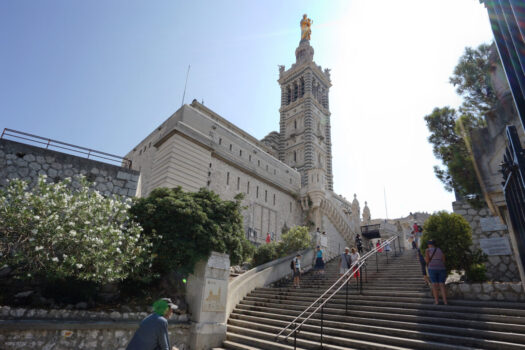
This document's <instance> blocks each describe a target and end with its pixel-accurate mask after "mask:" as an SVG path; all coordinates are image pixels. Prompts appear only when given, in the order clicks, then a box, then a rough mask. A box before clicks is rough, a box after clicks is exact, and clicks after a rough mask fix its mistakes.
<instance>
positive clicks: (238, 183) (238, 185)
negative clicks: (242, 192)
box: [237, 177, 241, 191]
mask: <svg viewBox="0 0 525 350" xmlns="http://www.w3.org/2000/svg"><path fill="white" fill-rule="evenodd" d="M240 188H241V178H240V177H237V191H238V190H239V189H240Z"/></svg>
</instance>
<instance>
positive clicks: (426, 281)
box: [417, 249, 432, 288]
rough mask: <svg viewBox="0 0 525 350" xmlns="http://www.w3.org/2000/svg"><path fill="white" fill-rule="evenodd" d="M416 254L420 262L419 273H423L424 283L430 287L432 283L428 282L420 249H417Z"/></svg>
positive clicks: (425, 265) (425, 264)
mask: <svg viewBox="0 0 525 350" xmlns="http://www.w3.org/2000/svg"><path fill="white" fill-rule="evenodd" d="M417 255H418V258H419V263H420V264H421V273H423V279H424V280H425V284H426V285H428V286H429V287H430V288H432V284H430V279H429V278H428V275H427V263H426V262H425V257H424V256H423V254H421V251H420V250H419V249H418V250H417Z"/></svg>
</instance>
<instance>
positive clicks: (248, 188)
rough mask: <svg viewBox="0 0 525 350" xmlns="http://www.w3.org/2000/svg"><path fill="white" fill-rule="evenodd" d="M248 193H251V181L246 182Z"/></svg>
mask: <svg viewBox="0 0 525 350" xmlns="http://www.w3.org/2000/svg"><path fill="white" fill-rule="evenodd" d="M246 194H250V181H248V183H247V184H246Z"/></svg>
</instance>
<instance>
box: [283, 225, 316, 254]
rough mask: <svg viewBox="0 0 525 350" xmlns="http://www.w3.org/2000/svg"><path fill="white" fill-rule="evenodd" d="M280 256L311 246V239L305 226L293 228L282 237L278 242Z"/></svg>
mask: <svg viewBox="0 0 525 350" xmlns="http://www.w3.org/2000/svg"><path fill="white" fill-rule="evenodd" d="M279 244H280V247H279V251H280V253H281V255H282V256H285V255H288V254H291V253H293V252H298V251H300V250H303V249H306V248H308V247H311V246H312V237H311V236H310V233H309V232H308V228H307V227H306V226H294V227H292V228H291V229H290V230H288V232H286V233H285V234H283V235H282V237H281V242H279Z"/></svg>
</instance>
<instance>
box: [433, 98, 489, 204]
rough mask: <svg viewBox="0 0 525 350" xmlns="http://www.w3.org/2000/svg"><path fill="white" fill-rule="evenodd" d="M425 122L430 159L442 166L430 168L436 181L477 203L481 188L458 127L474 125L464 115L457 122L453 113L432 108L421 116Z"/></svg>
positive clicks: (452, 111) (446, 108) (450, 110)
mask: <svg viewBox="0 0 525 350" xmlns="http://www.w3.org/2000/svg"><path fill="white" fill-rule="evenodd" d="M425 121H426V122H427V127H428V129H429V131H430V136H429V138H428V140H429V142H430V143H431V144H432V150H433V152H434V155H435V156H436V158H438V159H440V160H441V161H442V162H443V164H444V167H438V166H434V173H435V174H436V176H437V178H438V179H440V180H441V181H442V182H443V183H444V184H445V189H447V190H448V191H453V190H454V191H456V193H457V194H459V195H460V196H462V197H465V198H467V199H470V200H471V201H472V202H475V201H479V198H481V187H480V185H479V182H478V180H477V177H476V173H475V170H474V163H473V159H472V157H471V156H470V154H469V152H468V149H467V145H466V143H465V139H464V138H463V137H462V135H461V131H460V125H459V123H463V126H465V125H466V126H467V127H468V128H470V129H472V128H473V127H474V125H477V124H476V122H475V121H474V120H472V118H470V117H469V116H468V115H464V116H463V117H462V118H458V114H457V112H456V110H454V109H453V108H450V107H443V108H434V110H433V111H432V113H431V114H429V115H427V116H425ZM472 204H473V205H475V204H476V203H472Z"/></svg>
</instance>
